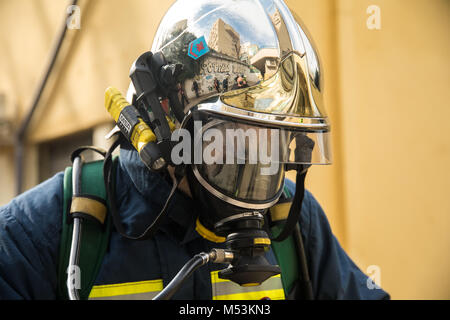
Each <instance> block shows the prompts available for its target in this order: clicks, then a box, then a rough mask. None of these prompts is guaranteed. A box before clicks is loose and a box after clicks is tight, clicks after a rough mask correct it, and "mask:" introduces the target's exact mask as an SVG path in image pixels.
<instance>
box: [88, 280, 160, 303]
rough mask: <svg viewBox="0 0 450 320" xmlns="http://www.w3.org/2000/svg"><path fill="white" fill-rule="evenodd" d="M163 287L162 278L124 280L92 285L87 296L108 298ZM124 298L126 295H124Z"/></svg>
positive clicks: (154, 290)
mask: <svg viewBox="0 0 450 320" xmlns="http://www.w3.org/2000/svg"><path fill="white" fill-rule="evenodd" d="M162 289H163V282H162V279H156V280H149V281H138V282H126V283H118V284H107V285H100V286H94V287H93V288H92V290H91V293H90V294H89V298H90V299H91V298H108V297H114V296H126V295H133V294H141V293H150V292H159V291H161V290H162ZM124 298H126V297H124Z"/></svg>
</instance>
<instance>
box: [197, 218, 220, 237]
mask: <svg viewBox="0 0 450 320" xmlns="http://www.w3.org/2000/svg"><path fill="white" fill-rule="evenodd" d="M195 231H197V233H198V234H199V235H201V236H202V237H203V238H205V239H206V240H209V241H212V242H215V243H222V242H225V240H226V238H225V237H219V236H218V235H216V234H215V233H214V232H212V231H210V230H208V229H206V228H205V226H203V225H202V224H201V222H200V220H199V218H197V221H196V222H195Z"/></svg>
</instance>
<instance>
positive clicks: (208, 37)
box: [129, 0, 330, 227]
mask: <svg viewBox="0 0 450 320" xmlns="http://www.w3.org/2000/svg"><path fill="white" fill-rule="evenodd" d="M151 51H152V52H153V53H158V52H159V53H162V54H163V55H164V57H165V59H166V60H167V62H168V63H170V64H180V65H182V66H183V69H182V72H181V73H180V74H178V78H177V82H178V85H177V87H178V90H179V93H178V95H179V98H180V101H181V103H182V106H183V108H184V112H185V114H186V117H185V119H184V121H182V123H181V124H179V125H180V126H181V128H188V129H189V130H190V131H191V132H192V131H199V130H200V131H201V132H200V135H199V136H200V137H203V135H204V134H205V133H206V132H207V131H208V130H211V129H215V130H216V131H215V132H219V133H223V136H225V137H228V136H229V132H230V130H234V132H239V133H240V134H241V135H240V136H239V134H238V135H237V136H235V137H234V138H236V139H237V140H239V139H240V138H241V140H245V139H250V138H251V137H253V138H254V140H252V141H250V142H249V140H247V141H246V142H244V151H243V152H241V153H239V152H235V153H237V155H236V154H233V156H232V157H228V156H229V154H228V153H229V152H230V150H231V151H236V149H237V148H236V147H234V149H227V150H226V152H225V148H224V151H223V152H218V149H217V148H216V149H215V153H214V160H215V162H214V163H205V162H204V161H200V162H198V163H195V161H194V162H193V164H192V166H191V169H192V175H193V176H195V179H194V180H195V182H194V183H191V188H193V189H194V190H192V191H193V193H194V194H196V196H198V197H200V198H202V200H203V201H201V202H206V204H205V206H206V207H207V208H210V209H211V210H213V211H214V210H216V209H217V210H219V209H220V207H221V206H222V205H223V204H226V205H229V206H231V207H233V208H241V209H242V208H243V209H244V210H245V209H248V210H264V209H267V208H269V207H271V206H272V205H273V204H274V203H276V202H277V201H278V199H279V197H280V194H281V191H282V187H283V178H284V173H285V164H289V163H292V164H304V165H311V164H328V163H330V150H329V130H330V127H329V123H328V118H327V115H326V113H325V108H324V106H323V82H322V72H321V67H320V62H319V57H318V54H317V51H316V50H315V48H314V46H313V43H312V42H311V40H310V39H309V37H308V35H307V33H306V31H305V29H304V27H303V26H302V25H301V24H300V23H299V21H296V20H295V19H294V17H293V16H292V14H291V12H290V10H289V9H288V7H287V6H286V4H285V3H284V2H283V1H281V0H220V1H218V0H198V1H190V0H178V1H176V2H175V3H174V4H173V5H172V7H171V8H170V9H169V10H168V12H167V13H166V15H165V16H164V18H163V19H162V21H161V23H160V26H159V28H158V30H157V33H156V36H155V38H154V42H153V45H152V49H151ZM129 100H130V99H129ZM168 110H170V108H169V109H168ZM169 116H170V115H169ZM173 120H174V121H175V118H174V117H173ZM196 120H197V121H199V123H201V126H198V127H197V126H195V125H194V124H193V123H194V122H195V121H196ZM252 130H253V131H252ZM248 132H255V133H256V135H253V136H252V134H251V133H249V134H247V133H248ZM195 133H198V132H194V134H195ZM242 133H244V134H243V135H242ZM260 133H263V134H260ZM255 137H256V138H255ZM194 140H195V139H194ZM213 140H214V139H211V138H210V139H209V140H208V139H201V138H200V139H197V141H194V144H195V145H198V144H200V145H201V147H202V148H201V150H205V149H207V148H208V146H210V144H211V143H212V142H213ZM250 140H251V139H250ZM263 140H264V141H263ZM267 141H268V142H267ZM255 144H256V145H258V146H261V145H264V147H265V148H266V150H268V149H270V152H269V153H270V155H269V162H270V164H269V162H267V161H266V162H264V161H259V160H261V159H257V161H256V162H253V163H252V162H251V160H252V159H253V160H254V156H255V153H256V154H257V155H260V153H261V152H260V150H257V151H255V150H256V149H253V148H252V147H253V146H254V145H255ZM233 160H234V162H233ZM268 167H271V169H274V167H275V170H268ZM264 169H266V171H267V172H269V173H267V172H266V173H263V171H264ZM261 173H262V174H261ZM191 180H192V179H191ZM205 190H206V191H208V192H204V191H205ZM205 198H207V199H205ZM208 199H209V200H208ZM212 199H215V200H217V199H220V200H221V201H222V202H223V203H220V204H216V205H214V203H213V202H214V201H213V200H212ZM215 207H217V208H215ZM219 211H220V210H219ZM231 211H233V210H231ZM238 211H239V210H238ZM229 216H230V213H229V212H228V213H226V214H224V216H220V215H219V216H216V217H215V218H214V219H212V220H210V221H209V222H206V223H207V224H208V225H209V227H212V225H213V224H217V223H220V221H221V220H223V219H227V218H228V217H229Z"/></svg>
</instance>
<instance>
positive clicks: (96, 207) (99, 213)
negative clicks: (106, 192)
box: [70, 197, 107, 224]
mask: <svg viewBox="0 0 450 320" xmlns="http://www.w3.org/2000/svg"><path fill="white" fill-rule="evenodd" d="M75 212H80V213H85V214H88V215H90V216H91V217H93V218H95V219H97V220H98V221H99V222H100V223H101V224H103V223H104V222H105V218H106V212H107V209H106V206H105V205H104V204H103V203H101V202H100V201H97V200H94V199H91V198H85V197H73V198H72V204H71V206H70V213H71V214H72V213H75Z"/></svg>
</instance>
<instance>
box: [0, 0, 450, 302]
mask: <svg viewBox="0 0 450 320" xmlns="http://www.w3.org/2000/svg"><path fill="white" fill-rule="evenodd" d="M286 2H287V4H288V5H289V6H290V7H291V9H292V10H293V11H294V12H295V13H296V14H297V15H298V16H299V17H301V18H302V19H303V21H304V23H305V24H306V26H307V27H308V29H309V31H310V33H311V34H312V36H313V38H314V40H315V42H316V44H317V47H318V49H319V52H320V55H321V58H322V64H323V68H324V74H325V102H326V106H327V111H328V113H329V115H330V119H331V122H332V130H333V131H332V147H333V158H334V162H333V165H332V166H327V167H314V168H312V169H311V170H310V173H309V175H308V180H307V184H308V188H309V189H310V190H311V191H312V192H313V193H314V195H315V196H316V198H317V199H318V200H319V201H320V203H321V204H322V206H323V207H324V209H325V211H326V213H327V215H328V217H329V220H330V223H331V225H332V228H333V230H334V233H335V235H336V236H337V238H338V239H339V241H340V242H341V244H342V245H343V247H344V248H345V249H346V251H347V252H348V254H349V255H350V256H351V257H352V258H353V259H354V261H355V262H356V263H357V264H358V265H359V266H360V267H361V269H362V270H363V271H366V268H367V267H368V266H370V265H377V266H379V267H380V270H381V285H382V287H383V288H385V289H386V290H387V291H389V292H390V293H391V295H392V297H393V298H394V299H433V298H438V299H449V298H450V276H449V275H448V270H450V250H449V249H450V248H449V243H450V199H449V197H448V192H449V190H450V170H449V169H448V168H447V164H449V163H450V126H449V125H448V124H447V121H448V119H449V118H450V108H449V102H448V101H449V100H450V95H449V93H448V88H449V84H450V79H449V77H450V65H449V58H450V38H449V35H448V31H449V30H450V1H448V0H429V1H425V0H395V1H393V0H320V1H319V0H315V1H310V0H286ZM170 3H171V1H169V0H161V1H146V0H130V1H123V0H89V1H87V0H81V1H80V6H81V10H82V11H81V13H82V21H81V30H79V31H73V30H69V31H68V41H67V43H66V44H65V46H64V48H63V52H62V55H61V59H60V60H59V62H58V64H57V66H56V69H55V71H56V72H55V74H56V76H53V77H52V78H51V81H50V83H49V87H48V88H49V90H47V91H46V93H45V95H44V97H43V103H42V104H41V106H40V108H39V111H38V113H37V115H36V120H35V121H34V122H33V124H32V127H31V133H32V134H31V135H30V136H29V144H30V145H33V144H34V143H37V142H41V141H46V140H48V139H52V138H56V137H60V136H63V135H67V134H71V133H74V132H76V131H78V130H81V129H86V128H92V127H94V126H97V125H101V124H102V123H105V122H107V121H108V120H109V117H108V115H107V114H106V112H105V111H104V109H103V99H104V95H103V94H104V90H105V88H106V87H107V86H110V85H113V86H116V87H118V88H119V89H120V90H122V91H125V90H126V88H127V86H128V81H129V80H128V72H129V68H130V66H131V63H132V62H133V61H134V59H135V58H136V57H137V56H138V55H139V54H140V53H142V52H144V51H146V50H148V49H149V48H150V44H151V40H152V36H153V34H154V32H155V30H156V28H157V26H158V23H159V21H160V19H161V17H162V15H163V14H164V12H165V11H166V10H167V8H168V7H169V6H170ZM67 4H68V2H65V1H54V0H0V23H1V25H2V28H0V43H1V44H2V45H1V46H0V70H1V71H2V72H1V73H0V93H1V92H6V93H7V95H8V98H9V99H10V101H11V105H13V106H14V107H15V108H16V109H17V110H19V111H20V114H22V115H23V114H24V112H25V110H26V108H27V107H28V106H29V103H30V100H31V98H32V95H33V90H34V89H35V87H36V85H37V81H38V79H39V77H40V75H41V74H42V72H43V70H44V68H45V64H46V61H47V59H48V54H49V50H50V49H51V46H52V41H53V38H54V36H55V35H56V33H57V31H58V30H59V28H60V25H61V19H62V14H63V13H64V10H65V8H66V6H67ZM370 5H377V6H379V7H380V9H381V29H380V30H369V29H368V28H367V25H366V21H367V19H368V18H369V14H367V13H366V9H367V7H368V6H370ZM19 13H20V14H19ZM31 154H33V153H31ZM34 157H35V156H34ZM31 158H33V156H31ZM12 159H13V157H12V148H5V147H2V148H0V166H1V167H0V170H1V172H0V176H1V177H2V182H3V181H5V182H6V183H2V184H1V186H0V203H1V204H3V203H5V202H6V201H7V200H8V199H10V198H11V196H12V194H13V191H12V190H14V180H13V179H14V177H13V175H12V173H11V172H12V171H13V169H14V164H13V163H12V161H13V160H12ZM28 161H31V162H32V161H33V160H32V159H30V160H28ZM28 171H29V173H28V174H27V179H28V181H29V182H28V185H29V186H30V185H32V184H33V181H35V180H36V178H35V177H34V178H33V174H34V175H35V173H33V172H32V169H29V170H28Z"/></svg>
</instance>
